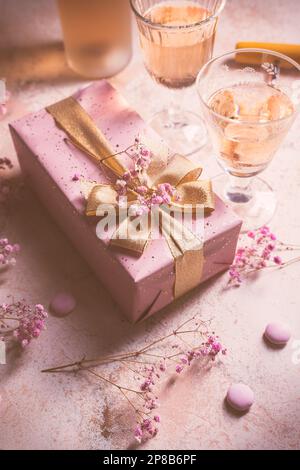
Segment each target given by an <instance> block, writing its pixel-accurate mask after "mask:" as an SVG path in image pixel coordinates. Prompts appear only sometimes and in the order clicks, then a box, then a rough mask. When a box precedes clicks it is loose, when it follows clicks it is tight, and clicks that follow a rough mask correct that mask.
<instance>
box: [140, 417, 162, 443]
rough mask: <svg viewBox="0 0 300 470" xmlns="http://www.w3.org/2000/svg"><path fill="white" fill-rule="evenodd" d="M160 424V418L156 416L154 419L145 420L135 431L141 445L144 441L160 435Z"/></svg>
mask: <svg viewBox="0 0 300 470" xmlns="http://www.w3.org/2000/svg"><path fill="white" fill-rule="evenodd" d="M159 422H160V417H159V416H158V415H155V416H154V418H153V419H149V418H144V419H143V421H142V422H141V424H140V425H138V426H137V427H136V428H135V430H134V437H135V439H136V440H137V441H138V442H139V443H141V442H142V441H143V440H144V439H147V438H151V437H154V436H156V434H157V433H158V428H157V426H156V425H157V424H158V423H159Z"/></svg>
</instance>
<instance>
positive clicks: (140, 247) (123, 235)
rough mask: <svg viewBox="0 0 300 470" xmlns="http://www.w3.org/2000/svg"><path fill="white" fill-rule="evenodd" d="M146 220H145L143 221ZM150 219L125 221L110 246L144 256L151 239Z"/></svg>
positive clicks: (138, 218)
mask: <svg viewBox="0 0 300 470" xmlns="http://www.w3.org/2000/svg"><path fill="white" fill-rule="evenodd" d="M143 219H144V220H143ZM150 231H151V229H150V227H149V223H148V217H145V218H143V217H136V218H134V219H131V218H130V217H127V218H125V220H123V221H122V222H121V223H120V224H119V226H118V228H117V229H116V231H115V232H114V234H113V236H112V238H111V240H110V244H111V245H113V246H117V247H119V248H122V249H124V250H128V251H132V252H134V253H136V254H137V255H139V256H140V255H142V254H143V252H144V250H145V248H146V245H147V243H148V241H149V237H150Z"/></svg>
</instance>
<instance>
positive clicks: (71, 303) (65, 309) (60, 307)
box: [50, 292, 76, 317]
mask: <svg viewBox="0 0 300 470" xmlns="http://www.w3.org/2000/svg"><path fill="white" fill-rule="evenodd" d="M75 307H76V300H75V298H74V297H73V295H71V294H69V293H68V292H59V293H58V294H57V295H56V296H55V297H54V298H53V299H52V300H51V303H50V309H51V311H52V313H53V314H54V315H56V316H58V317H65V316H66V315H69V313H71V312H72V310H74V308H75Z"/></svg>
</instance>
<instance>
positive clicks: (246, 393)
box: [226, 383, 254, 411]
mask: <svg viewBox="0 0 300 470" xmlns="http://www.w3.org/2000/svg"><path fill="white" fill-rule="evenodd" d="M226 399H227V402H228V404H229V405H230V406H231V407H232V408H234V409H235V410H237V411H248V410H249V409H250V407H251V406H252V405H253V403H254V393H253V391H252V390H251V388H250V387H248V385H244V384H241V383H239V384H233V385H231V387H230V388H229V390H228V392H227V397H226Z"/></svg>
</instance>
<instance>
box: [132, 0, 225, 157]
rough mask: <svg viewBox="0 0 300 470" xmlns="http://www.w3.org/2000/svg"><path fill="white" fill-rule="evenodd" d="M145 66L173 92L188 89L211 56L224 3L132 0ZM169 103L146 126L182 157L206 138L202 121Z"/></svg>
mask: <svg viewBox="0 0 300 470" xmlns="http://www.w3.org/2000/svg"><path fill="white" fill-rule="evenodd" d="M130 1H131V6H132V9H133V11H134V13H135V16H136V20H137V25H138V30H139V36H140V44H141V49H142V52H143V55H144V62H145V66H146V69H147V71H148V72H149V74H150V75H151V77H152V78H153V79H154V80H155V81H156V82H157V83H159V84H160V85H163V86H165V87H167V88H169V89H171V90H180V89H182V88H186V87H190V86H191V85H193V84H194V83H195V81H196V78H197V74H198V72H199V70H200V69H201V67H202V66H203V65H204V64H205V63H206V62H207V61H208V60H209V59H210V58H211V57H212V52H213V46H214V41H215V35H216V29H217V22H218V17H219V15H220V13H221V12H222V10H223V8H224V6H225V3H226V0H168V1H167V2H165V1H161V0H130ZM175 94H176V95H177V92H176V91H175V92H174V93H173V103H172V104H170V106H168V108H167V109H163V110H162V111H160V112H158V113H156V114H155V115H154V116H153V118H152V119H151V120H150V123H149V124H150V125H151V126H152V127H153V128H154V129H155V130H156V131H157V132H158V133H159V134H160V135H161V136H162V137H163V138H164V139H165V141H166V142H167V143H169V144H170V146H171V147H172V149H174V150H175V151H177V152H178V153H181V154H184V155H190V154H192V153H194V152H196V151H197V150H199V149H200V148H201V147H202V146H203V145H204V144H205V143H206V140H207V132H206V128H205V125H204V123H203V121H202V119H201V118H200V117H199V116H198V115H197V114H195V113H193V112H190V111H187V110H183V109H182V108H181V107H179V106H177V105H176V104H174V103H175V102H177V101H178V97H177V96H176V97H175Z"/></svg>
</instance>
